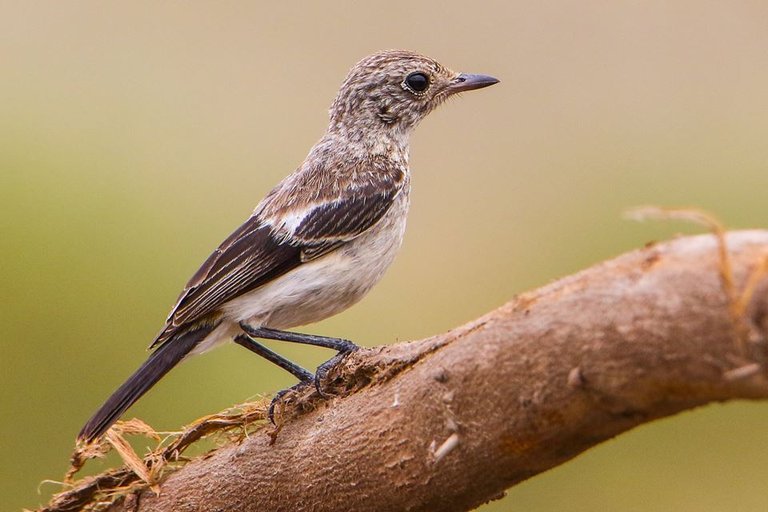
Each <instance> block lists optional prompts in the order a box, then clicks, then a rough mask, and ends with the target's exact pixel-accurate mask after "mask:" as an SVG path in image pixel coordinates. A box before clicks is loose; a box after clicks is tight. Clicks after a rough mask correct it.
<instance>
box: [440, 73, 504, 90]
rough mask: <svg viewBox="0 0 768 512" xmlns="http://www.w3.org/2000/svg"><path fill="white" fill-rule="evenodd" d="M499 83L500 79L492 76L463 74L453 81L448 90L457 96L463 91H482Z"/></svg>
mask: <svg viewBox="0 0 768 512" xmlns="http://www.w3.org/2000/svg"><path fill="white" fill-rule="evenodd" d="M497 83H499V79H498V78H494V77H492V76H488V75H471V74H469V73H461V74H460V75H459V76H457V77H456V78H454V79H453V82H451V84H450V85H449V86H448V87H447V88H446V90H447V91H448V93H449V94H455V93H457V92H462V91H473V90H475V89H482V88H483V87H488V86H491V85H493V84H497Z"/></svg>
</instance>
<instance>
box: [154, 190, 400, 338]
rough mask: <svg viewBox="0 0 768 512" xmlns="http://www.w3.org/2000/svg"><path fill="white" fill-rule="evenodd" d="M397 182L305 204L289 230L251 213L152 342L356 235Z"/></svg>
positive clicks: (383, 206) (376, 215)
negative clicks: (383, 187) (297, 219)
mask: <svg viewBox="0 0 768 512" xmlns="http://www.w3.org/2000/svg"><path fill="white" fill-rule="evenodd" d="M400 185H401V184H400V183H393V184H392V186H391V187H388V188H386V189H367V190H364V189H363V190H360V189H358V190H347V191H345V193H344V195H343V196H341V197H339V198H337V199H335V200H332V201H327V202H322V203H319V204H315V205H310V206H309V207H307V208H306V209H305V210H304V215H303V218H302V219H301V221H300V222H299V223H298V225H297V226H296V227H295V229H294V230H293V231H287V230H281V229H280V228H278V229H275V228H274V227H273V226H272V225H271V224H267V223H264V222H263V221H262V220H261V219H260V218H259V216H258V215H254V216H252V217H251V218H250V219H248V220H247V221H246V222H245V223H244V224H243V225H242V226H240V227H239V228H238V229H237V230H236V231H235V232H234V233H232V235H230V236H229V238H227V239H226V240H225V241H224V242H223V243H222V244H221V245H220V246H219V248H218V249H216V251H214V253H213V254H211V255H210V256H209V257H208V259H207V260H206V261H205V263H203V265H202V266H201V267H200V269H199V270H198V271H197V272H196V273H195V275H194V276H192V279H190V281H189V283H188V284H187V286H186V288H185V289H184V291H183V292H182V294H181V296H180V297H179V300H178V302H177V304H176V306H175V307H174V308H173V311H171V314H170V316H169V317H168V321H167V324H166V326H165V329H164V330H163V331H162V332H161V333H160V334H159V335H158V337H157V338H156V339H155V341H154V342H153V343H152V346H153V347H154V346H156V345H158V344H161V343H163V342H164V341H166V340H167V339H169V338H170V337H172V336H173V334H174V333H175V332H176V331H177V329H178V328H179V327H181V326H183V325H186V324H190V323H193V322H196V321H198V320H200V319H202V318H204V317H205V316H206V315H209V314H211V313H213V312H215V311H216V310H217V309H219V308H220V307H221V305H222V304H224V303H225V302H227V301H229V300H232V299H234V298H235V297H238V296H240V295H242V294H244V293H247V292H249V291H251V290H253V289H255V288H258V287H259V286H261V285H263V284H264V283H266V282H268V281H271V280H272V279H275V278H276V277H279V276H281V275H282V274H285V273H286V272H288V271H290V270H292V269H294V268H296V267H297V266H299V265H300V264H302V263H305V262H307V261H310V260H313V259H315V258H318V257H320V256H322V255H324V254H327V253H328V252H330V251H332V250H334V249H335V248H337V247H339V246H340V245H342V244H344V243H345V242H348V241H350V240H352V239H354V238H356V237H357V236H359V235H361V234H362V233H364V232H365V231H367V230H368V229H370V228H371V226H373V225H374V224H376V223H377V222H378V221H379V220H380V219H381V218H382V217H383V216H384V214H385V213H386V212H387V211H388V210H389V208H390V207H391V206H392V203H393V202H394V199H395V197H397V194H398V193H399V192H400V190H401V187H400Z"/></svg>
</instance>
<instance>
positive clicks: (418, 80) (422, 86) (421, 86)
mask: <svg viewBox="0 0 768 512" xmlns="http://www.w3.org/2000/svg"><path fill="white" fill-rule="evenodd" d="M403 84H404V85H405V86H406V87H407V88H408V89H410V90H412V91H413V92H424V91H426V90H427V87H429V78H427V75H425V74H424V73H420V72H418V71H417V72H416V73H411V74H410V75H408V76H407V77H405V82H403Z"/></svg>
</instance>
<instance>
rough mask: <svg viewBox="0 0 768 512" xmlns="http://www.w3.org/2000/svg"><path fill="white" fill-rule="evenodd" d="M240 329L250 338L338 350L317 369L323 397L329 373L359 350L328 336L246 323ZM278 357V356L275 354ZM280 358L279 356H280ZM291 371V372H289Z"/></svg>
mask: <svg viewBox="0 0 768 512" xmlns="http://www.w3.org/2000/svg"><path fill="white" fill-rule="evenodd" d="M240 328H241V329H243V331H245V333H246V334H248V336H249V337H253V338H262V339H268V340H278V341H288V342H291V343H303V344H305V345H313V346H315V347H324V348H330V349H333V350H336V351H337V352H338V354H336V356H334V357H332V358H331V359H329V360H328V361H326V362H325V363H323V364H321V365H320V366H319V367H318V368H317V372H315V375H314V382H315V389H317V392H318V394H320V396H322V397H326V396H327V395H326V394H325V393H323V390H322V389H321V386H320V383H321V381H322V379H323V377H325V375H326V374H327V373H328V370H330V369H331V368H333V367H334V366H335V365H336V364H337V363H338V362H339V361H340V360H341V359H343V358H344V356H345V355H347V354H349V353H350V352H353V351H355V350H357V349H358V346H357V345H355V344H354V343H352V342H351V341H349V340H345V339H342V338H330V337H327V336H317V335H314V334H302V333H299V332H289V331H280V330H278V329H270V328H268V327H252V326H250V325H248V324H246V323H244V322H240ZM275 355H277V354H275ZM265 357H266V356H265ZM278 357H279V356H278ZM289 371H290V370H289Z"/></svg>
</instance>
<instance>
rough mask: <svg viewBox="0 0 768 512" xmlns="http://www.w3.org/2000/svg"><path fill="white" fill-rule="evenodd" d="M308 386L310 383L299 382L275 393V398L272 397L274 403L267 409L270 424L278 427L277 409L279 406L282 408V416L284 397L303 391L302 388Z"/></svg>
mask: <svg viewBox="0 0 768 512" xmlns="http://www.w3.org/2000/svg"><path fill="white" fill-rule="evenodd" d="M307 384H308V382H304V381H302V382H298V383H296V384H294V385H293V386H291V387H289V388H286V389H283V390H281V391H278V392H277V393H275V396H273V397H272V401H271V402H270V403H269V408H268V409H267V418H269V422H270V423H272V424H273V425H275V426H277V423H276V422H275V409H276V408H277V407H278V406H280V411H281V415H282V406H283V404H284V402H283V397H284V396H285V395H287V394H288V393H294V392H297V391H299V390H301V389H302V388H304V387H305V386H307Z"/></svg>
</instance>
